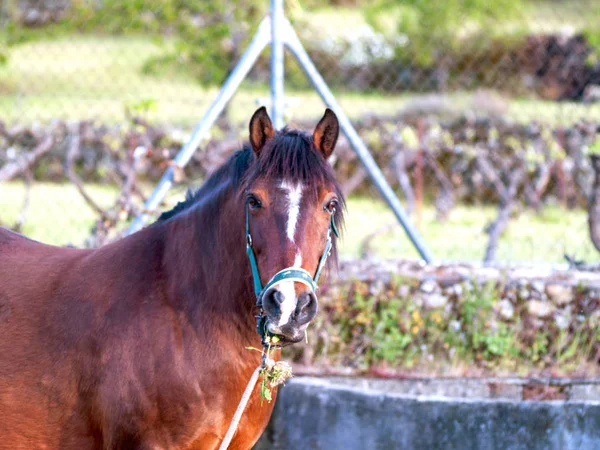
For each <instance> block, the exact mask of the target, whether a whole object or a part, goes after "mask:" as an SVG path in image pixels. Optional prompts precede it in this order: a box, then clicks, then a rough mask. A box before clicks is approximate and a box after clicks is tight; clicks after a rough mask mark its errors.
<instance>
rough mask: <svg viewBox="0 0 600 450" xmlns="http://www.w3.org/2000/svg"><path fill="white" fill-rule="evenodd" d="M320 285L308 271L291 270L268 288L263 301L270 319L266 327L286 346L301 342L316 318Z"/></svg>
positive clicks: (285, 271)
mask: <svg viewBox="0 0 600 450" xmlns="http://www.w3.org/2000/svg"><path fill="white" fill-rule="evenodd" d="M315 291H316V284H315V282H314V280H313V279H312V277H311V276H310V274H309V273H308V272H307V271H306V270H304V269H298V268H287V269H284V270H282V271H280V272H278V273H277V274H276V275H275V276H274V277H273V278H271V280H270V281H269V282H268V283H267V284H266V285H265V288H264V289H263V292H262V295H261V297H260V301H261V303H262V309H263V311H264V313H265V315H266V322H265V325H264V326H265V327H266V331H267V332H268V333H269V334H270V335H275V336H278V337H279V338H280V342H282V343H283V344H291V343H295V342H299V341H301V340H302V339H303V338H304V333H305V331H306V327H307V326H308V324H309V322H310V321H311V320H312V319H313V318H314V317H315V316H316V314H317V311H318V308H319V307H318V301H317V295H316V293H315Z"/></svg>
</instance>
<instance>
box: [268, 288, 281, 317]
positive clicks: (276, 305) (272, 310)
mask: <svg viewBox="0 0 600 450" xmlns="http://www.w3.org/2000/svg"><path fill="white" fill-rule="evenodd" d="M284 300H285V295H283V293H282V292H281V291H279V290H277V289H273V290H272V291H270V292H267V294H266V295H265V296H264V298H263V308H264V310H265V312H267V314H271V315H273V316H275V315H278V314H280V313H281V304H282V303H283V301H284Z"/></svg>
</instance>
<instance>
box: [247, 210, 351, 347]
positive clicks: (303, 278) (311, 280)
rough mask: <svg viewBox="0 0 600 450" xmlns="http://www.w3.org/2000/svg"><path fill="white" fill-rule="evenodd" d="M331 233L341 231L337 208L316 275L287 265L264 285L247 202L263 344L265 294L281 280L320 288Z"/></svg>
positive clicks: (250, 255)
mask: <svg viewBox="0 0 600 450" xmlns="http://www.w3.org/2000/svg"><path fill="white" fill-rule="evenodd" d="M331 233H333V234H335V236H336V237H339V233H338V230H337V227H336V226H335V209H334V210H333V211H332V212H331V219H330V221H329V229H328V230H327V241H326V243H325V250H324V251H323V254H322V255H321V257H320V258H319V265H318V266H317V271H316V272H315V276H314V277H313V276H312V275H311V274H310V273H308V271H306V270H304V269H302V268H298V267H286V268H285V269H283V270H280V271H279V272H277V273H276V274H275V275H273V277H272V278H271V279H270V280H269V281H268V282H267V284H265V285H264V287H263V285H262V283H261V281H260V273H259V272H258V264H257V263H256V255H255V254H254V249H253V248H252V235H251V234H250V211H249V205H248V202H246V254H247V255H248V259H249V261H250V268H251V269H252V280H253V284H254V294H255V295H256V306H258V308H259V310H260V311H259V315H258V316H256V318H257V331H258V334H260V337H261V339H262V341H263V345H265V338H266V335H267V332H266V329H265V328H266V316H265V315H264V312H263V309H262V300H263V298H264V296H265V295H267V294H268V293H269V292H270V290H271V288H273V286H274V285H275V284H277V283H279V282H281V281H293V282H297V283H302V284H304V285H305V286H307V287H309V288H310V289H311V290H312V291H313V292H316V291H317V289H318V286H317V281H318V280H319V275H321V271H322V270H323V267H325V263H326V262H327V257H328V256H329V255H330V254H331V248H332V246H333V244H332V241H331Z"/></svg>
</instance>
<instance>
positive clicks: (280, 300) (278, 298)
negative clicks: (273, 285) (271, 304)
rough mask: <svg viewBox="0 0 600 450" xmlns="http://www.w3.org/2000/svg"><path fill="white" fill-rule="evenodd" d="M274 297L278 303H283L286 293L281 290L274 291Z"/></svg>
mask: <svg viewBox="0 0 600 450" xmlns="http://www.w3.org/2000/svg"><path fill="white" fill-rule="evenodd" d="M272 297H273V300H274V301H275V304H277V305H281V304H282V303H283V301H284V300H285V297H284V295H283V294H282V293H281V292H280V291H273V294H272Z"/></svg>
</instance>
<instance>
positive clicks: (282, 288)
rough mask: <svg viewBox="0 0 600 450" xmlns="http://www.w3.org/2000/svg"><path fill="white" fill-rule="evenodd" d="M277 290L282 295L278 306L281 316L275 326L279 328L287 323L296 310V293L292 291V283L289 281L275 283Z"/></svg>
mask: <svg viewBox="0 0 600 450" xmlns="http://www.w3.org/2000/svg"><path fill="white" fill-rule="evenodd" d="M277 288H278V289H279V292H281V293H282V294H283V302H281V305H279V308H280V310H281V315H280V316H279V323H278V324H277V326H279V327H281V326H283V325H285V324H286V323H288V322H289V320H290V316H291V315H292V313H293V312H294V310H295V309H296V303H297V302H296V291H295V290H294V282H293V281H289V280H288V281H282V282H280V283H277Z"/></svg>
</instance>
